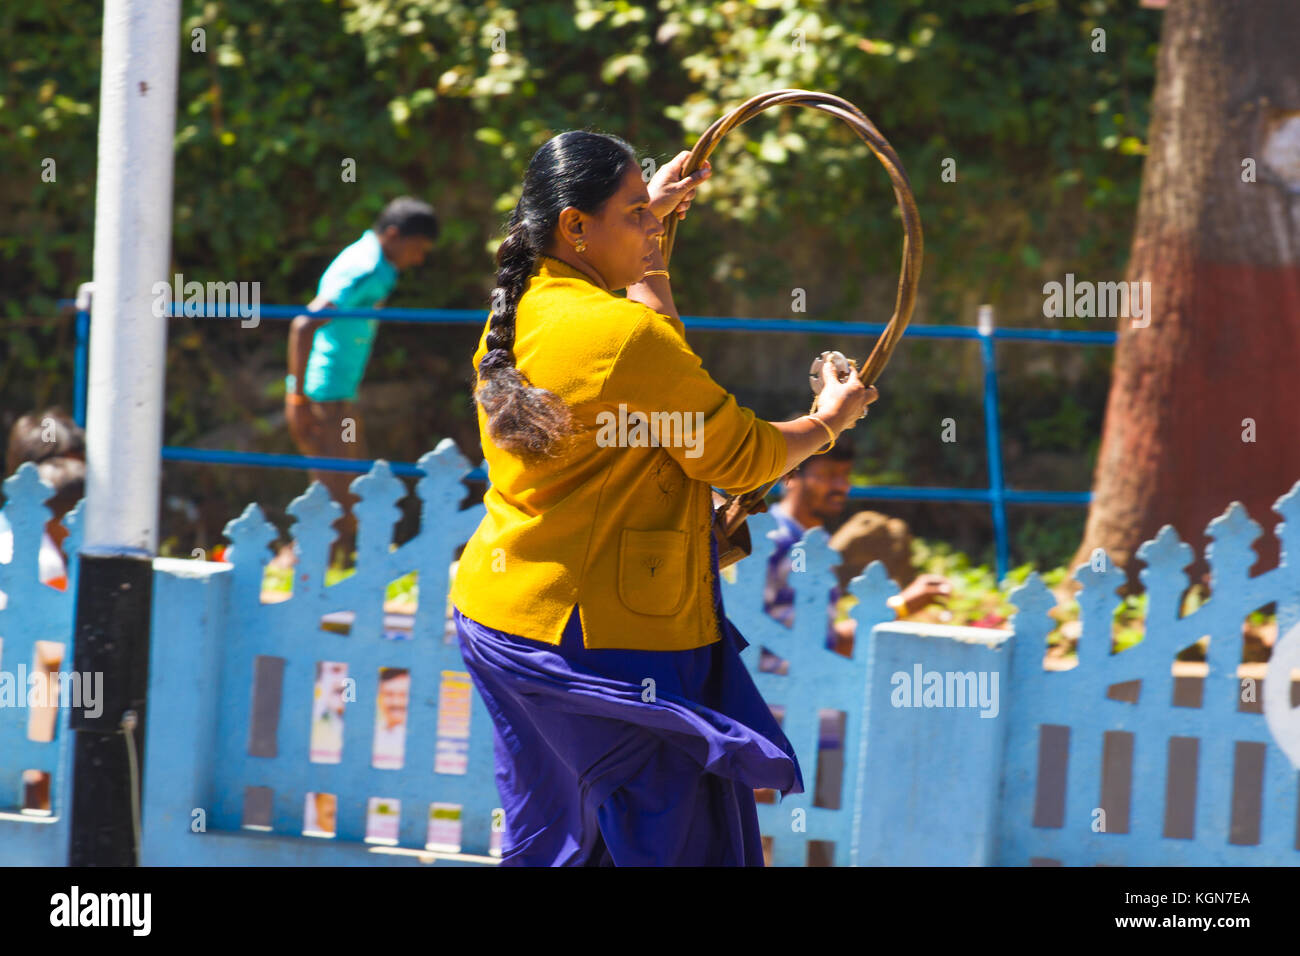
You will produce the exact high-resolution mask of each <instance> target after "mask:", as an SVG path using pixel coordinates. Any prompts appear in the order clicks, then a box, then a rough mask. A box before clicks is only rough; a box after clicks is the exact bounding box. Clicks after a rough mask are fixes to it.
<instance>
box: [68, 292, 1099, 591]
mask: <svg viewBox="0 0 1300 956" xmlns="http://www.w3.org/2000/svg"><path fill="white" fill-rule="evenodd" d="M75 304H76V303H74V302H73V301H72V300H70V299H63V300H60V301H59V305H60V306H61V307H72V306H75ZM305 312H306V309H305V308H303V307H301V306H291V305H264V306H260V307H259V309H258V319H259V321H260V320H261V319H273V320H284V319H293V318H295V317H297V316H299V315H303V314H304V313H305ZM172 316H173V317H175V318H185V317H189V318H209V319H240V318H242V317H241V316H240V315H239V314H238V313H237V312H236V313H232V312H230V311H229V310H227V309H212V308H204V309H203V310H202V313H201V314H199V315H191V316H186V315H185V313H184V307H183V306H180V305H178V304H177V303H173V304H172ZM330 316H331V317H335V316H337V317H352V318H372V319H378V320H380V321H381V322H427V323H433V324H446V325H467V324H468V325H482V324H483V323H484V322H485V321H486V320H487V313H486V312H484V311H481V310H477V309H331V310H330ZM682 324H683V325H685V326H686V328H688V329H699V330H700V331H707V332H796V333H810V332H811V333H825V334H828V335H835V336H846V335H859V336H877V335H879V334H880V333H881V332H883V331H884V330H885V326H884V324H883V323H876V322H828V321H822V320H816V319H742V318H730V317H711V316H697V315H690V316H683V317H682ZM907 335H908V336H910V337H913V338H932V339H977V340H979V343H980V358H981V360H982V361H983V363H984V437H985V452H986V454H987V456H988V469H989V487H987V488H917V487H908V486H891V485H873V486H865V487H863V486H857V487H854V488H852V489H851V490H850V491H849V497H850V498H855V499H872V500H882V501H891V500H892V501H956V502H972V503H979V504H987V505H989V506H990V508H991V509H992V513H993V530H994V537H995V539H996V542H997V545H996V552H997V571H998V578H999V580H1000V579H1001V578H1002V577H1004V576H1005V575H1006V573H1007V571H1008V570H1009V569H1010V566H1011V559H1010V547H1009V541H1008V537H1009V536H1008V531H1007V518H1006V506H1007V505H1008V504H1043V505H1076V506H1077V505H1086V504H1088V503H1089V502H1090V501H1091V500H1092V493H1091V492H1088V491H1025V490H1019V489H1012V488H1007V487H1005V485H1004V483H1003V474H1002V441H1001V422H1000V419H999V416H998V374H997V361H996V355H995V353H994V343H995V342H996V340H998V339H1004V340H1008V341H1015V342H1049V343H1053V344H1057V345H1114V344H1115V340H1116V334H1115V333H1114V332H1080V331H1070V330H1063V329H999V328H996V327H994V326H993V324H992V322H991V321H984V320H983V319H982V320H981V323H980V326H979V327H978V328H972V327H970V326H963V325H913V326H910V327H909V328H908V330H907ZM89 342H90V312H89V311H88V310H85V309H79V310H78V311H77V351H76V359H75V363H74V364H75V368H76V381H75V384H74V405H75V408H74V417H75V418H76V420H77V423H78V424H80V425H83V426H84V425H85V423H86V367H87V351H88V348H89ZM162 457H163V460H164V461H188V462H201V463H206V464H215V465H244V466H253V467H260V468H304V469H306V468H317V469H320V470H322V471H352V472H357V473H358V474H362V473H364V472H367V471H369V470H370V467H371V466H372V465H373V464H374V459H364V460H363V459H353V458H315V457H311V456H307V455H277V454H269V453H265V452H247V451H225V450H220V449H205V448H185V447H177V446H174V445H164V446H163V449H162ZM391 465H392V469H393V473H394V474H397V475H405V476H410V477H418V476H420V475H421V474H423V473H422V472H421V471H420V470H419V469H418V468H417V467H416V466H415V465H414V464H413V463H409V462H392V463H391ZM468 477H470V478H475V479H479V480H485V479H486V477H487V476H486V474H485V473H484V472H483V470H482V469H478V468H476V469H474V470H473V471H472V472H470V473H469V476H468Z"/></svg>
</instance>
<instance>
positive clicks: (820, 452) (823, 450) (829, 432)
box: [804, 415, 835, 455]
mask: <svg viewBox="0 0 1300 956" xmlns="http://www.w3.org/2000/svg"><path fill="white" fill-rule="evenodd" d="M804 418H811V419H812V420H813V421H815V422H816V423H817V424H818V425H820V426H821V427H822V428H824V429H826V434H827V435H829V436H830V439H831V443H830V444H829V445H827V446H826V447H825V448H819V449H818V450H817V451H815V452H813V454H814V455H824V454H826V453H827V452H828V451H830V450H831V449H832V448H834V447H835V432H833V431H832V430H831V426H830V425H827V424H826V423H825V422H824V421H822V420H821V419H820V418H818V417H817V416H816V415H805V416H804Z"/></svg>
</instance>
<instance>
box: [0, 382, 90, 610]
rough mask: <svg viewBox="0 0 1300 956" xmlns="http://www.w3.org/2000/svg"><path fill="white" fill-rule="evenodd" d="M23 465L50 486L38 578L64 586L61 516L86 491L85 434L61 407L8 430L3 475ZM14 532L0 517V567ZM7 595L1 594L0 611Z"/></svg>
mask: <svg viewBox="0 0 1300 956" xmlns="http://www.w3.org/2000/svg"><path fill="white" fill-rule="evenodd" d="M24 462H31V463H32V464H34V465H35V466H36V470H37V473H38V474H39V475H40V477H41V480H42V481H44V482H45V483H46V484H48V485H50V486H51V487H53V488H54V494H53V496H52V497H51V498H49V499H47V500H46V502H45V506H46V507H47V508H49V509H50V518H49V520H48V521H46V522H45V531H44V533H43V534H42V536H41V550H40V579H41V581H42V583H44V584H48V585H50V587H54V588H58V589H59V590H65V589H66V588H67V586H68V570H67V567H68V560H67V555H65V554H64V553H63V540H64V539H65V538H66V537H67V536H68V529H67V528H65V527H64V526H63V524H62V521H63V517H64V515H66V514H67V513H68V512H69V511H71V510H72V509H73V508H74V507H76V504H77V502H78V501H80V500H81V498H82V496H83V495H84V494H85V490H86V433H85V432H84V431H83V430H82V428H81V426H80V425H78V424H77V423H76V422H75V421H73V420H72V418H71V417H70V416H69V415H68V414H67V413H66V412H64V411H63V410H62V409H60V408H57V407H56V408H47V409H45V410H44V411H40V412H32V413H30V414H27V415H23V416H22V417H21V418H19V419H18V420H17V421H16V422H14V424H13V427H12V428H10V429H9V440H8V443H7V446H6V452H5V474H6V475H12V474H14V473H15V472H16V471H17V470H18V468H19V466H20V465H22V464H23V463H24ZM13 547H14V543H13V529H12V528H11V527H10V526H9V521H8V519H6V518H5V516H4V514H3V513H0V563H6V564H7V563H8V562H9V561H11V560H12V559H13ZM4 601H5V597H4V594H3V592H0V607H4V606H5V604H4Z"/></svg>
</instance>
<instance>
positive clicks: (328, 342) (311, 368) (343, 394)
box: [302, 229, 397, 402]
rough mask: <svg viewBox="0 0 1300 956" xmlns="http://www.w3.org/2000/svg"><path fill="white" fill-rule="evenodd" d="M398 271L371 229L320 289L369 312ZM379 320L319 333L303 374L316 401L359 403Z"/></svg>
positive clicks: (327, 327)
mask: <svg viewBox="0 0 1300 956" xmlns="http://www.w3.org/2000/svg"><path fill="white" fill-rule="evenodd" d="M396 282H397V269H396V268H395V267H394V266H393V264H392V263H390V262H389V261H388V260H387V259H385V258H384V253H383V249H382V248H381V247H380V245H379V237H378V236H376V235H375V233H374V231H373V230H370V229H367V230H366V231H365V234H364V235H362V237H361V238H360V239H358V240H357V241H356V242H354V243H352V245H350V246H348V247H347V248H346V249H344V250H343V251H342V252H340V253H339V254H338V255H337V256H335V258H334V261H333V262H331V263H330V264H329V268H327V269H326V270H325V274H324V275H322V276H321V277H320V285H319V287H318V288H317V289H316V295H317V296H318V297H321V296H323V297H324V298H326V299H328V300H329V301H331V302H333V303H334V304H335V305H336V306H339V307H340V308H361V309H369V308H373V307H374V306H377V305H378V304H379V303H381V302H382V301H383V300H384V299H386V298H388V294H389V293H390V292H391V291H392V290H393V286H394V285H395V284H396ZM378 327H379V321H378V320H377V319H348V318H343V319H330V320H329V321H328V322H326V323H325V324H324V325H322V326H321V327H320V328H318V329H317V330H316V335H315V337H314V338H313V339H312V343H311V354H310V355H309V356H308V357H307V369H306V371H305V373H304V375H303V385H302V390H303V393H304V394H305V395H306V396H307V397H308V398H310V399H311V400H312V401H314V402H333V401H339V400H341V399H354V398H356V397H357V389H358V388H360V387H361V377H362V375H363V374H365V371H366V363H367V362H368V361H369V360H370V347H371V346H372V345H373V344H374V341H375V330H376V329H377V328H378Z"/></svg>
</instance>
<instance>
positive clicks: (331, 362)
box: [284, 196, 438, 562]
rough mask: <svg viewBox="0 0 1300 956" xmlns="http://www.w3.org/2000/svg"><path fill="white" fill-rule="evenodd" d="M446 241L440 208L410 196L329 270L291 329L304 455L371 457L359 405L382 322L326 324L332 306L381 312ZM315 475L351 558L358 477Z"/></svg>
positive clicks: (294, 415)
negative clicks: (337, 510) (337, 508)
mask: <svg viewBox="0 0 1300 956" xmlns="http://www.w3.org/2000/svg"><path fill="white" fill-rule="evenodd" d="M437 238H438V218H437V216H436V214H435V213H434V210H433V207H432V206H430V205H429V204H428V203H426V202H422V201H420V200H418V199H414V198H412V197H410V196H402V197H399V198H398V199H394V200H393V201H392V202H390V203H389V204H388V205H387V206H386V207H385V208H384V211H383V212H382V213H380V214H379V218H378V219H376V220H375V224H374V225H373V226H372V227H371V228H370V229H367V230H366V231H365V233H363V234H362V236H361V238H359V239H358V240H357V241H356V242H354V243H352V245H350V246H348V247H347V248H346V249H344V250H343V251H342V252H340V253H339V254H338V255H337V256H336V257H335V258H334V261H333V262H331V263H330V264H329V267H328V268H327V269H326V270H325V273H324V275H322V276H321V279H320V284H319V286H318V287H317V289H316V298H314V299H313V300H312V301H311V303H310V304H309V305H308V306H307V309H308V311H309V313H311V314H308V315H300V316H298V317H297V318H296V319H294V320H293V321H292V322H291V323H290V324H289V363H288V364H289V374H288V376H287V377H286V378H285V395H284V402H285V406H284V413H285V420H286V421H287V422H288V425H289V433H290V435H292V436H293V440H294V443H295V444H296V445H297V446H298V449H299V451H301V452H302V453H303V454H304V455H315V456H319V457H326V458H364V457H367V456H368V453H367V450H366V440H365V431H364V429H363V426H362V421H361V414H360V409H359V407H358V403H357V395H358V391H359V389H360V387H361V379H362V377H363V376H364V374H365V370H366V364H367V362H369V360H370V352H371V347H372V346H373V345H374V340H375V332H376V330H377V328H378V326H379V321H378V320H377V319H358V318H337V319H331V318H322V317H320V316H319V314H318V313H320V312H322V311H323V310H326V309H332V308H363V309H369V308H378V307H380V306H382V305H383V303H384V300H385V299H387V298H388V295H389V293H390V292H392V290H393V286H394V285H395V284H396V283H397V275H398V273H399V272H400V271H401V270H403V269H409V268H412V267H415V266H418V265H420V264H421V263H423V262H424V260H425V257H426V256H428V254H429V252H430V251H431V250H432V249H433V244H434V241H435V240H436V239H437ZM309 475H310V476H311V479H312V480H313V481H319V482H321V483H322V484H323V485H325V487H326V488H328V489H329V491H330V494H331V496H333V498H334V500H335V501H337V502H338V503H339V504H340V505H341V506H342V507H343V518H342V519H341V520H340V522H339V537H338V539H337V541H336V542H335V546H334V547H335V556H336V559H337V557H338V556H341V558H342V560H343V561H344V562H347V561H348V560H350V556H351V553H352V550H353V547H354V545H355V542H356V517H355V516H354V515H353V513H352V505H353V503H354V502H355V500H356V498H355V496H354V495H352V493H351V492H349V491H348V485H349V484H350V483H351V482H352V480H353V479H354V478H356V477H357V473H356V472H347V471H324V470H320V469H312V470H311V471H309Z"/></svg>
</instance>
